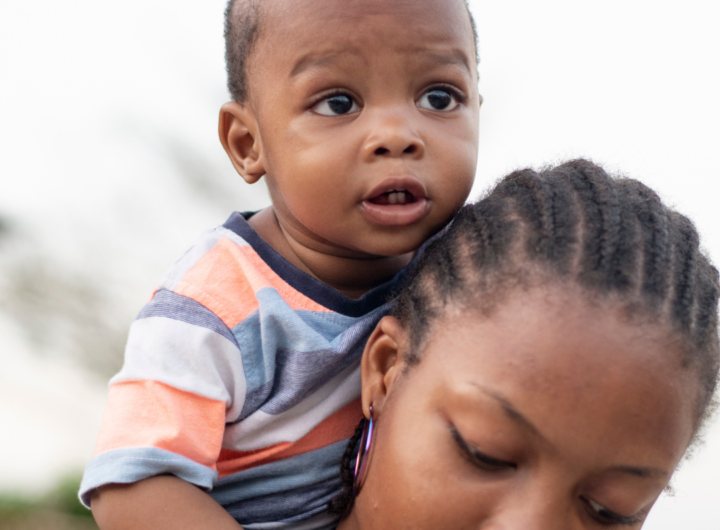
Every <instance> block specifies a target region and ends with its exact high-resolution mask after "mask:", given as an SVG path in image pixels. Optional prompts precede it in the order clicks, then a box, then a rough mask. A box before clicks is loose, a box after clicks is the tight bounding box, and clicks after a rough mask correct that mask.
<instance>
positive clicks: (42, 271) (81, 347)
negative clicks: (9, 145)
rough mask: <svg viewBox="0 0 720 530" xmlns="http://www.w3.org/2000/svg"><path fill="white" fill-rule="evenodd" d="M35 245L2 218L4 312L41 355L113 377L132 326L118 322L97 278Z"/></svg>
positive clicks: (0, 307)
mask: <svg viewBox="0 0 720 530" xmlns="http://www.w3.org/2000/svg"><path fill="white" fill-rule="evenodd" d="M35 243H36V241H35V239H34V238H33V237H32V235H29V234H26V233H23V231H22V230H21V229H20V228H17V227H16V223H13V222H12V221H11V220H7V219H4V218H1V217H0V312H2V313H5V314H6V315H8V316H9V317H10V318H11V319H12V320H14V321H15V322H16V323H17V324H18V325H19V326H20V328H21V329H22V330H23V331H24V332H25V334H26V336H27V338H28V339H29V341H30V343H31V344H32V345H33V346H34V349H35V350H36V351H37V352H38V353H39V354H45V355H63V356H68V357H70V358H74V359H76V360H78V361H80V362H81V363H82V364H84V365H86V366H88V367H89V368H91V369H92V370H94V371H96V372H100V373H103V374H111V373H113V372H114V371H116V370H117V369H118V367H119V365H120V362H121V358H122V348H123V344H124V341H125V334H126V333H127V326H128V324H129V323H128V322H122V321H119V320H118V318H116V317H117V309H116V308H115V307H114V304H113V301H112V300H111V299H110V297H109V295H108V293H107V292H106V291H105V290H104V289H103V288H102V286H101V285H100V284H99V283H98V282H97V281H96V280H95V279H94V278H92V277H90V276H89V275H87V274H84V275H83V274H82V272H81V271H78V270H73V269H71V268H69V267H68V266H66V265H64V264H62V263H61V262H60V261H58V260H57V259H55V258H54V257H53V256H52V255H50V254H49V253H48V252H46V251H43V247H42V246H41V245H37V244H35ZM114 317H115V318H114Z"/></svg>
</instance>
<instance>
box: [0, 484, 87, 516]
mask: <svg viewBox="0 0 720 530" xmlns="http://www.w3.org/2000/svg"><path fill="white" fill-rule="evenodd" d="M79 487H80V476H79V475H78V476H71V477H66V478H65V479H63V480H62V481H60V483H58V485H57V486H56V487H55V488H54V489H53V490H52V491H51V492H50V493H48V494H46V495H43V496H41V497H37V498H26V497H17V496H12V495H9V494H3V495H0V530H97V525H96V524H95V521H94V519H93V518H92V513H91V512H90V510H87V509H86V508H85V507H84V506H82V505H81V504H80V501H79V500H78V498H77V492H78V489H79Z"/></svg>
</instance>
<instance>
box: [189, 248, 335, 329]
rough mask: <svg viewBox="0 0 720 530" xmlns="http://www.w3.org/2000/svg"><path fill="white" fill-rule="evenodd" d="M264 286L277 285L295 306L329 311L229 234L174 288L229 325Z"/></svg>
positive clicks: (250, 305) (239, 318)
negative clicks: (293, 285) (235, 241)
mask: <svg viewBox="0 0 720 530" xmlns="http://www.w3.org/2000/svg"><path fill="white" fill-rule="evenodd" d="M264 287H273V288H275V289H277V291H278V293H279V294H280V296H281V297H282V298H283V299H284V300H285V301H286V303H287V304H288V305H289V306H290V307H291V308H292V309H294V310H298V309H305V310H308V311H317V312H329V311H330V310H329V309H327V308H325V307H323V306H321V305H320V304H318V303H316V302H314V301H313V300H311V299H309V298H308V297H306V296H304V295H302V294H300V293H299V292H297V291H296V290H295V289H293V288H292V287H290V285H288V284H287V283H286V282H285V281H283V280H282V279H281V278H280V277H279V276H278V275H277V274H275V273H274V272H273V270H272V269H271V268H270V267H269V266H268V265H267V263H265V262H264V261H263V260H262V259H261V258H260V256H258V255H257V253H256V252H255V251H254V250H253V249H252V248H251V247H247V246H243V247H241V246H238V245H237V244H235V243H234V242H233V241H231V240H230V239H228V238H222V239H220V240H219V241H218V243H217V245H216V246H215V247H214V248H213V249H212V250H210V251H208V252H207V253H206V254H205V255H204V256H203V257H202V258H200V260H199V261H198V262H197V263H196V264H195V265H194V266H193V267H192V268H191V269H190V270H189V271H188V272H187V273H186V274H185V276H184V277H183V279H182V280H181V281H180V283H179V284H178V285H177V287H176V288H175V292H176V293H177V294H180V295H183V296H187V297H189V298H192V299H194V300H196V301H197V302H200V303H201V304H202V305H204V306H205V307H207V308H208V309H209V310H210V311H212V312H213V313H215V314H216V315H217V316H218V317H219V318H220V319H221V320H222V321H223V322H224V323H225V325H227V326H228V327H229V328H231V329H232V328H233V327H235V326H236V325H238V324H239V323H240V322H242V321H243V320H245V319H246V318H247V317H248V316H249V315H250V314H252V313H253V311H256V310H257V309H258V306H259V305H258V301H257V297H256V296H255V293H256V292H257V291H259V290H260V289H262V288H264Z"/></svg>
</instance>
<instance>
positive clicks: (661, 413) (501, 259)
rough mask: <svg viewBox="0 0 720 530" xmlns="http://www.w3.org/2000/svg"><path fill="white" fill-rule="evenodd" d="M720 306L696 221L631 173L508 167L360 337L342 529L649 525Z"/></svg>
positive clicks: (713, 341) (691, 418)
mask: <svg viewBox="0 0 720 530" xmlns="http://www.w3.org/2000/svg"><path fill="white" fill-rule="evenodd" d="M717 305H718V272H717V270H716V269H715V268H714V267H713V266H712V264H711V263H710V262H709V261H708V259H707V258H706V257H705V256H704V255H703V254H702V253H701V252H700V251H699V247H698V236H697V232H696V231H695V229H694V227H693V225H692V223H691V222H690V221H689V220H688V219H687V218H685V217H683V216H681V215H680V214H678V213H676V212H673V211H671V210H669V209H667V208H666V207H665V206H664V205H663V204H662V203H661V201H660V200H659V198H658V197H657V196H656V195H655V194H654V193H653V192H652V191H651V190H649V189H648V188H646V187H645V186H643V185H642V184H640V183H639V182H637V181H633V180H629V179H612V178H610V177H608V175H607V174H606V173H605V172H604V171H603V170H602V169H601V168H599V167H598V166H595V165H593V164H592V163H590V162H587V161H583V160H577V161H573V162H569V163H567V164H564V165H561V166H559V167H556V168H553V169H550V170H547V171H543V172H542V173H540V174H538V173H536V172H534V171H531V170H525V171H520V172H516V173H514V174H512V175H510V176H509V177H507V178H505V179H504V180H503V181H501V182H500V183H499V184H498V186H497V187H496V188H495V189H494V190H493V191H492V192H491V193H490V194H489V195H488V196H487V197H485V198H484V199H483V200H482V201H480V202H479V203H477V204H475V205H471V206H468V207H465V208H464V209H463V210H462V211H461V213H460V214H459V215H458V217H457V218H456V220H455V221H454V222H453V225H452V226H451V228H450V229H449V231H448V232H447V234H446V235H445V236H444V237H442V238H439V239H437V240H436V241H435V242H434V243H433V244H432V245H430V246H429V248H428V249H427V251H426V252H425V255H424V256H423V258H422V260H421V262H420V263H419V265H418V267H417V270H416V272H415V274H414V277H413V278H412V279H411V280H410V283H409V286H408V287H407V288H406V290H405V291H404V293H403V294H402V295H401V297H400V299H399V301H398V306H397V310H396V312H395V315H394V316H391V317H386V318H384V319H383V320H382V321H381V322H380V323H379V324H378V326H377V328H376V329H375V331H374V333H373V335H372V337H371V338H370V340H369V342H368V344H367V346H366V349H365V353H364V357H363V361H362V379H363V391H362V401H363V410H364V413H365V416H366V418H367V419H368V421H366V422H364V424H362V425H361V426H360V427H359V428H358V432H357V433H356V436H355V438H354V439H353V440H352V441H351V444H350V446H349V447H348V451H347V452H346V458H345V461H344V467H343V470H342V473H343V475H344V481H345V483H346V485H347V491H346V492H345V494H344V495H342V496H340V497H339V498H337V499H336V500H335V501H334V502H333V503H332V508H333V509H334V510H335V511H336V512H340V513H343V514H344V515H345V516H344V518H343V520H342V521H341V522H340V524H339V526H338V528H339V529H340V530H353V529H361V530H366V529H384V528H388V529H397V528H413V529H426V528H427V529H439V528H447V529H453V530H458V529H471V528H472V529H478V528H482V529H484V530H490V529H498V530H499V529H503V530H509V529H517V530H531V529H532V530H536V529H538V530H539V529H548V530H550V529H552V530H562V529H593V528H608V527H609V528H640V527H641V526H642V524H643V521H644V520H645V518H646V516H647V514H648V512H649V510H650V508H651V507H652V505H653V503H654V502H655V500H656V499H657V497H658V495H659V494H660V493H661V492H662V491H663V489H664V488H666V487H667V484H668V482H669V480H670V478H671V476H672V473H673V471H674V470H675V468H676V467H677V465H678V463H679V461H680V459H681V458H682V457H683V455H684V454H685V452H686V450H687V448H688V447H689V446H690V445H691V444H692V442H693V441H694V440H695V439H696V438H697V436H698V433H699V432H700V430H701V428H702V425H703V423H704V421H705V420H706V419H707V416H708V411H709V410H710V407H709V406H710V404H711V402H712V397H713V394H714V391H715V387H716V383H717V377H718V365H719V360H718V359H719V355H720V354H719V351H720V347H719V345H718V327H717V324H718V323H717ZM359 438H362V440H360V444H359V456H358V458H357V461H355V460H354V452H355V450H356V446H357V445H358V439H359ZM353 482H354V484H353ZM353 500H354V502H353Z"/></svg>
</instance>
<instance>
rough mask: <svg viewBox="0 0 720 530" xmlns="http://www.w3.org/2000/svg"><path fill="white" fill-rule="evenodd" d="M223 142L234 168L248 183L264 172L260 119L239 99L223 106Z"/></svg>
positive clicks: (220, 132)
mask: <svg viewBox="0 0 720 530" xmlns="http://www.w3.org/2000/svg"><path fill="white" fill-rule="evenodd" d="M218 133H219V134H220V142H221V143H222V145H223V147H224V148H225V152H226V153H227V154H228V156H229V157H230V161H231V162H232V165H233V166H234V167H235V170H236V171H237V172H238V173H240V176H241V177H242V178H243V179H244V180H245V182H247V183H248V184H253V183H254V182H257V181H258V180H260V178H261V177H262V176H263V175H264V174H265V160H264V158H265V157H264V153H263V148H262V142H261V141H260V134H259V128H258V123H257V120H256V119H255V115H254V114H253V112H252V110H250V107H248V106H247V105H242V104H240V103H237V102H236V101H231V102H230V103H225V105H223V106H222V108H221V109H220V120H219V123H218Z"/></svg>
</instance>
